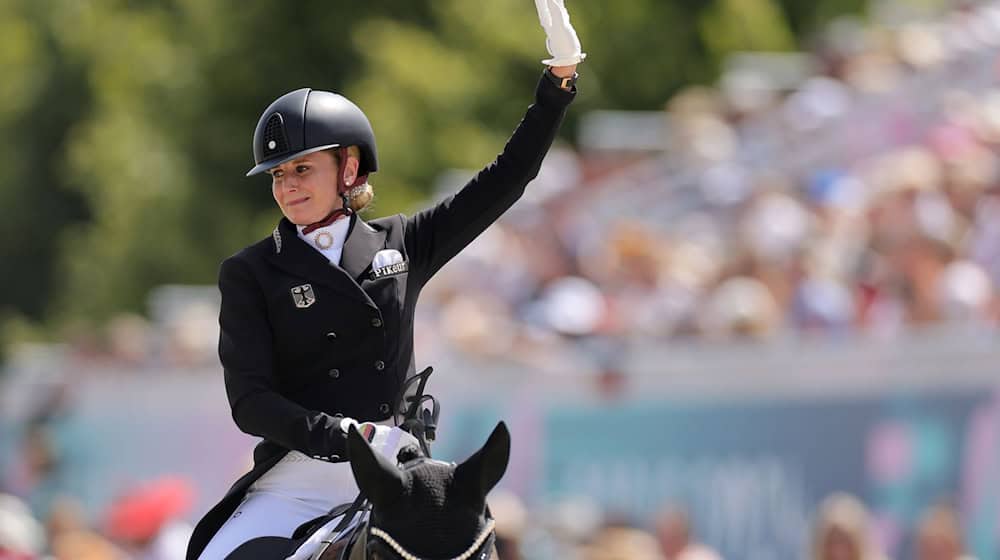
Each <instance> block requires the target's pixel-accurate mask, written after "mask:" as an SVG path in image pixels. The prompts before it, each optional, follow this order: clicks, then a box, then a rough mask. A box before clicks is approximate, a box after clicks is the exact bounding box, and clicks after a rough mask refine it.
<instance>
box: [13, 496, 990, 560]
mask: <svg viewBox="0 0 1000 560" xmlns="http://www.w3.org/2000/svg"><path fill="white" fill-rule="evenodd" d="M189 501H190V489H189V488H188V486H187V485H186V484H185V483H184V482H183V481H181V480H177V479H161V480H157V481H154V482H150V483H147V484H144V485H142V486H140V487H137V488H136V489H134V490H133V491H132V492H130V493H129V494H128V495H127V496H123V497H122V498H121V499H119V500H118V501H116V502H115V503H114V504H113V506H112V507H111V509H110V510H109V512H108V514H107V516H106V518H105V519H104V521H103V522H102V524H100V525H94V524H89V523H87V522H86V521H85V519H84V518H83V516H82V515H81V514H80V512H79V510H78V508H77V507H76V506H75V505H74V504H73V502H72V501H71V500H68V499H64V500H62V501H60V502H59V503H58V504H56V507H53V508H52V509H51V511H50V513H49V515H48V517H47V518H45V519H44V521H40V520H38V519H36V518H35V517H34V516H33V514H32V512H31V510H30V508H29V507H28V506H27V505H26V504H25V503H24V502H23V501H21V500H20V499H18V498H16V497H14V496H12V495H9V494H0V560H41V559H53V560H128V559H134V560H181V559H183V558H184V551H185V549H186V544H187V539H188V537H189V535H190V530H191V528H190V525H188V524H186V523H184V522H183V521H182V519H183V514H184V513H185V508H186V506H187V504H188V503H189ZM490 508H491V510H492V511H493V513H494V516H495V517H496V519H497V529H496V531H497V541H496V545H497V552H498V555H499V558H498V560H549V559H554V558H559V559H565V560H722V556H721V555H720V554H719V553H718V552H716V551H715V550H714V549H713V548H712V547H711V546H709V545H707V544H704V543H702V542H700V541H699V539H698V538H697V536H696V534H695V531H694V528H693V527H692V522H691V518H690V517H689V515H688V514H687V513H686V512H685V511H684V509H682V508H678V507H676V506H673V505H671V506H669V507H667V508H665V509H664V510H663V511H662V512H661V513H660V514H658V515H657V516H656V517H655V519H652V520H651V521H650V522H649V523H646V524H644V525H643V526H637V525H633V524H630V523H627V522H624V521H621V520H616V519H613V518H609V517H608V516H604V515H602V514H601V513H600V512H599V511H597V510H596V509H595V507H594V506H593V505H591V504H589V503H588V502H587V501H585V500H583V501H579V500H577V501H573V500H569V501H567V502H565V503H564V504H561V505H560V506H559V507H558V508H553V509H551V510H546V511H538V512H531V513H529V512H528V510H527V509H526V508H525V507H524V505H523V503H522V502H521V501H520V500H519V499H518V498H517V497H516V496H514V495H513V494H509V493H504V492H497V493H495V494H493V495H492V496H491V497H490ZM963 538H964V537H963V534H962V527H961V524H960V522H959V517H958V515H957V514H956V512H955V511H954V510H953V509H952V508H951V507H950V506H948V505H943V504H942V505H933V506H930V507H929V508H927V510H926V511H925V512H924V514H923V515H922V517H921V519H920V520H919V521H918V523H917V524H916V527H914V530H913V537H912V544H911V552H910V557H911V558H913V559H914V560H974V559H973V557H971V556H968V555H966V554H965V547H964V545H963ZM804 541H805V542H807V543H808V550H803V551H802V557H803V558H809V559H810V560H885V559H886V558H887V557H886V556H885V555H884V554H883V553H882V552H881V551H880V545H879V543H878V539H877V534H876V531H875V527H874V526H873V524H872V521H871V516H870V515H869V512H868V510H867V509H866V507H865V505H864V504H863V503H862V502H861V501H860V500H858V499H857V498H856V497H854V496H852V495H849V494H844V493H835V494H831V495H830V496H828V497H827V498H826V499H825V500H824V501H823V502H822V503H821V504H820V505H819V507H818V508H817V511H816V512H815V519H814V520H813V524H812V534H811V535H809V536H807V537H806V538H805V539H804ZM746 552H747V556H746V557H748V558H749V557H756V556H755V555H754V554H753V552H754V551H746Z"/></svg>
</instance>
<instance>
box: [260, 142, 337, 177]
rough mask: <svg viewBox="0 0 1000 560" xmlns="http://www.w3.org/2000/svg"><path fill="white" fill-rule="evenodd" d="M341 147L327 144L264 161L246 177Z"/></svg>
mask: <svg viewBox="0 0 1000 560" xmlns="http://www.w3.org/2000/svg"><path fill="white" fill-rule="evenodd" d="M339 147H340V144H327V145H325V146H316V147H315V148H309V149H306V150H299V151H298V152H295V153H293V154H288V155H283V156H278V157H276V158H273V159H269V160H266V161H262V162H260V163H258V164H257V165H255V166H253V168H252V169H250V171H247V174H246V176H247V177H251V176H253V175H259V174H261V173H263V172H265V171H267V170H268V169H272V168H274V167H278V166H279V165H281V164H282V163H287V162H289V161H292V160H293V159H297V158H300V157H302V156H307V155H309V154H313V153H316V152H322V151H323V150H329V149H330V148H339Z"/></svg>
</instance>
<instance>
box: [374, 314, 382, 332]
mask: <svg viewBox="0 0 1000 560" xmlns="http://www.w3.org/2000/svg"><path fill="white" fill-rule="evenodd" d="M372 326H373V327H375V328H376V329H377V328H379V327H381V326H382V319H379V318H378V317H372Z"/></svg>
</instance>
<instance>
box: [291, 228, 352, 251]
mask: <svg viewBox="0 0 1000 560" xmlns="http://www.w3.org/2000/svg"><path fill="white" fill-rule="evenodd" d="M309 227H310V226H295V229H296V230H297V231H298V237H299V239H301V240H303V241H305V242H306V243H308V244H309V246H310V247H312V248H314V249H316V250H317V251H319V252H321V253H324V254H327V253H329V252H334V253H336V252H339V251H340V250H341V249H343V247H344V242H345V241H346V240H347V234H348V233H349V232H350V231H351V221H350V220H337V221H335V222H333V223H332V224H328V225H325V226H323V227H319V228H314V229H312V230H311V231H310V232H309V233H308V234H305V233H303V232H304V231H305V230H306V229H308V228H309ZM324 240H325V241H327V242H328V243H329V244H328V245H326V246H325V247H324V246H321V244H320V243H318V242H319V241H324Z"/></svg>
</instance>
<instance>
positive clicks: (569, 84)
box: [545, 68, 580, 91]
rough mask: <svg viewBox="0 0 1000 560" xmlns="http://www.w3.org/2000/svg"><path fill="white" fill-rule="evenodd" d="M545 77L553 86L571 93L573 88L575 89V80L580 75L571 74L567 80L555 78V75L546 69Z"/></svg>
mask: <svg viewBox="0 0 1000 560" xmlns="http://www.w3.org/2000/svg"><path fill="white" fill-rule="evenodd" d="M545 77H547V78H548V79H549V81H550V82H552V83H553V84H555V85H556V86H557V87H560V88H562V89H565V90H570V91H571V90H572V89H573V88H574V87H576V80H577V78H579V77H580V75H579V74H577V73H576V72H573V75H572V76H570V77H568V78H560V77H559V76H556V75H555V74H553V73H552V69H551V68H546V69H545Z"/></svg>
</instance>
